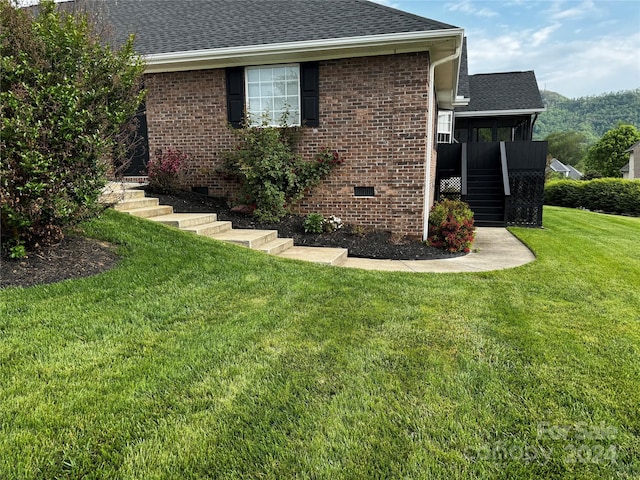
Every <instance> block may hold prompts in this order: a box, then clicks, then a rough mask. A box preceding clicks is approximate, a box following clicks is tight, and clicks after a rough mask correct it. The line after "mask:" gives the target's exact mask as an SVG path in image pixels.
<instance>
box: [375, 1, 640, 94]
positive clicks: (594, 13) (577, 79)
mask: <svg viewBox="0 0 640 480" xmlns="http://www.w3.org/2000/svg"><path fill="white" fill-rule="evenodd" d="M376 1H377V2H378V3H382V4H384V5H388V6H391V7H394V8H398V9H400V10H404V11H407V12H411V13H415V14H417V15H420V16H423V17H427V18H431V19H434V20H439V21H441V22H445V23H448V24H451V25H455V26H456V27H462V28H464V30H465V34H466V36H467V42H468V49H469V73H471V74H474V73H489V72H511V71H521V70H534V71H535V73H536V78H537V79H538V84H539V86H540V89H545V88H546V89H547V90H553V91H555V92H558V93H560V94H562V95H564V96H566V97H570V98H577V97H582V96H588V95H598V94H602V93H607V92H616V91H619V90H631V89H635V88H640V1H639V0H600V1H590V0H567V1H560V0H559V1H552V0H547V1H539V0H493V1H487V0H463V1H447V0H376Z"/></svg>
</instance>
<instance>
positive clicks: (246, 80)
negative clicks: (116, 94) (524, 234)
mask: <svg viewBox="0 0 640 480" xmlns="http://www.w3.org/2000/svg"><path fill="white" fill-rule="evenodd" d="M101 6H102V8H104V13H105V14H106V16H107V18H108V20H109V22H110V23H111V24H112V25H113V27H114V33H115V35H116V40H120V41H121V40H122V39H123V38H124V36H125V35H126V34H128V33H135V34H136V49H137V51H138V52H139V53H140V54H142V55H143V56H144V58H145V60H146V62H147V69H146V74H145V88H146V89H147V92H148V93H147V99H146V124H147V129H148V151H149V152H154V151H155V150H156V149H158V148H166V147H169V146H171V147H174V148H178V149H180V150H182V151H184V152H187V153H189V154H190V156H191V158H192V162H193V163H192V165H191V166H190V172H191V173H190V175H189V177H188V178H187V184H186V185H185V187H190V188H196V189H198V191H206V192H207V193H208V194H209V195H213V196H229V195H231V196H232V195H234V194H235V193H236V192H237V186H236V185H235V184H233V183H232V182H230V181H229V180H226V179H225V178H224V176H223V175H222V174H220V173H219V172H217V169H218V167H219V166H220V164H221V162H222V153H223V152H224V151H225V150H228V149H230V148H232V146H233V142H234V136H233V133H232V132H231V131H230V129H229V127H228V125H229V124H232V125H236V126H237V125H238V124H239V122H240V120H241V117H242V114H243V111H247V113H249V114H250V115H256V116H257V115H259V114H260V113H261V112H262V111H264V110H265V108H264V107H268V110H269V113H270V114H271V115H273V118H274V119H278V118H279V116H280V112H281V111H282V108H283V105H284V104H287V105H289V108H288V110H289V113H290V115H291V117H290V123H293V124H298V125H301V126H302V132H303V133H302V138H301V142H300V147H299V151H300V153H301V154H302V155H303V156H305V157H306V158H311V157H312V156H313V155H314V154H315V153H317V152H318V151H319V150H320V149H322V148H323V147H328V148H330V149H334V150H337V151H338V152H339V154H340V156H341V157H342V158H343V159H344V164H343V165H341V166H340V167H339V168H338V169H336V170H334V172H333V173H332V175H331V176H330V178H328V179H327V180H326V181H325V182H323V184H322V185H320V186H319V187H317V188H316V189H314V190H313V191H312V192H311V193H310V194H309V195H307V196H306V197H305V198H304V199H303V200H302V201H301V202H300V204H299V205H298V206H297V209H298V211H299V212H300V213H308V212H320V213H322V214H325V215H331V214H335V215H338V216H340V217H341V218H342V219H343V220H344V221H346V222H350V223H354V224H359V225H363V226H366V227H375V228H378V229H383V230H391V231H393V232H396V233H399V234H407V235H414V236H423V235H424V234H425V233H426V232H425V230H426V222H427V218H428V212H429V209H430V206H431V204H432V202H433V198H434V193H433V192H434V182H435V166H436V141H435V137H436V123H435V122H436V118H437V112H438V109H439V108H446V109H451V108H453V106H454V105H455V101H456V97H457V85H458V82H457V79H458V70H459V67H460V52H461V47H462V42H463V30H462V29H461V28H457V27H454V26H451V25H447V24H444V23H441V22H437V21H434V20H430V19H427V18H422V17H419V16H416V15H412V14H409V13H406V12H402V11H399V10H396V9H392V8H388V7H385V6H382V5H379V4H376V3H373V2H369V1H364V0H340V1H333V0H305V1H292V0H271V1H268V2H265V1H260V0H190V1H189V2H177V1H176V2H169V1H164V0H119V1H118V2H113V3H108V4H107V3H105V4H102V5H101ZM274 79H275V80H274ZM363 187H364V188H363ZM363 194H364V195H363Z"/></svg>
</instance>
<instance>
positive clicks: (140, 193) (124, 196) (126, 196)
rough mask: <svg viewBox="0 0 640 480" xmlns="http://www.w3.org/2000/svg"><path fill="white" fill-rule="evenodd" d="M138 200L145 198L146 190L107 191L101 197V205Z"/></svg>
mask: <svg viewBox="0 0 640 480" xmlns="http://www.w3.org/2000/svg"><path fill="white" fill-rule="evenodd" d="M136 198H145V196H144V190H133V189H127V190H118V189H105V192H104V193H103V194H102V195H100V199H99V202H100V203H107V204H110V203H116V204H117V203H119V202H122V201H127V200H133V199H136Z"/></svg>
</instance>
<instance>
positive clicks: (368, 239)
mask: <svg viewBox="0 0 640 480" xmlns="http://www.w3.org/2000/svg"><path fill="white" fill-rule="evenodd" d="M147 196H150V197H156V198H159V199H160V203H161V204H163V205H171V206H172V207H173V208H174V210H175V212H176V213H216V214H217V215H218V219H219V220H226V221H231V222H232V223H233V227H234V228H256V229H265V230H278V234H279V236H280V237H288V238H293V240H294V244H295V245H303V246H309V247H342V248H348V249H349V256H351V257H364V258H386V259H393V260H432V259H439V258H451V257H455V256H459V255H462V254H452V253H447V252H445V251H443V250H440V249H436V248H432V247H429V246H427V245H425V244H424V243H423V242H421V241H418V240H415V239H412V238H406V237H397V236H394V235H393V234H391V233H390V232H379V231H365V232H359V231H357V230H356V231H354V230H353V229H352V228H351V227H350V226H348V225H346V226H344V227H343V228H342V229H340V230H337V231H335V232H332V233H323V234H312V233H305V232H304V229H303V226H302V225H303V221H304V218H303V217H300V216H296V215H288V216H287V217H286V218H284V219H283V220H282V221H281V222H278V223H265V222H260V221H258V219H256V218H255V217H253V216H251V215H245V214H241V213H234V212H231V210H230V208H229V206H228V205H227V204H226V202H224V201H223V200H221V199H216V198H213V197H207V196H204V195H198V194H196V193H191V192H178V193H176V194H175V195H162V194H157V193H154V192H149V191H148V192H147ZM117 263H118V256H117V255H116V254H115V252H114V248H113V247H112V246H111V245H110V244H108V243H105V242H100V241H98V240H93V239H88V238H83V237H78V236H67V237H65V238H64V239H63V240H62V241H61V242H60V243H59V244H57V245H51V246H49V247H46V248H41V249H39V250H38V251H36V252H30V253H29V255H28V257H27V258H23V259H19V260H14V259H9V258H2V259H1V261H0V288H6V287H30V286H33V285H42V284H48V283H54V282H59V281H62V280H68V279H72V278H81V277H89V276H91V275H96V274H98V273H101V272H104V271H107V270H109V269H111V268H113V267H114V266H115V265H116V264H117Z"/></svg>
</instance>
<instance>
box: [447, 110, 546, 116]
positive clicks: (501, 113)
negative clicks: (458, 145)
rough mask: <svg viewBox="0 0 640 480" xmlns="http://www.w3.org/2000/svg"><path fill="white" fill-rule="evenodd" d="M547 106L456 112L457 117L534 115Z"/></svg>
mask: <svg viewBox="0 0 640 480" xmlns="http://www.w3.org/2000/svg"><path fill="white" fill-rule="evenodd" d="M546 110H547V109H546V108H529V109H523V110H483V111H468V112H456V117H458V118H464V117H498V116H504V115H533V114H534V113H541V112H545V111H546Z"/></svg>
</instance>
